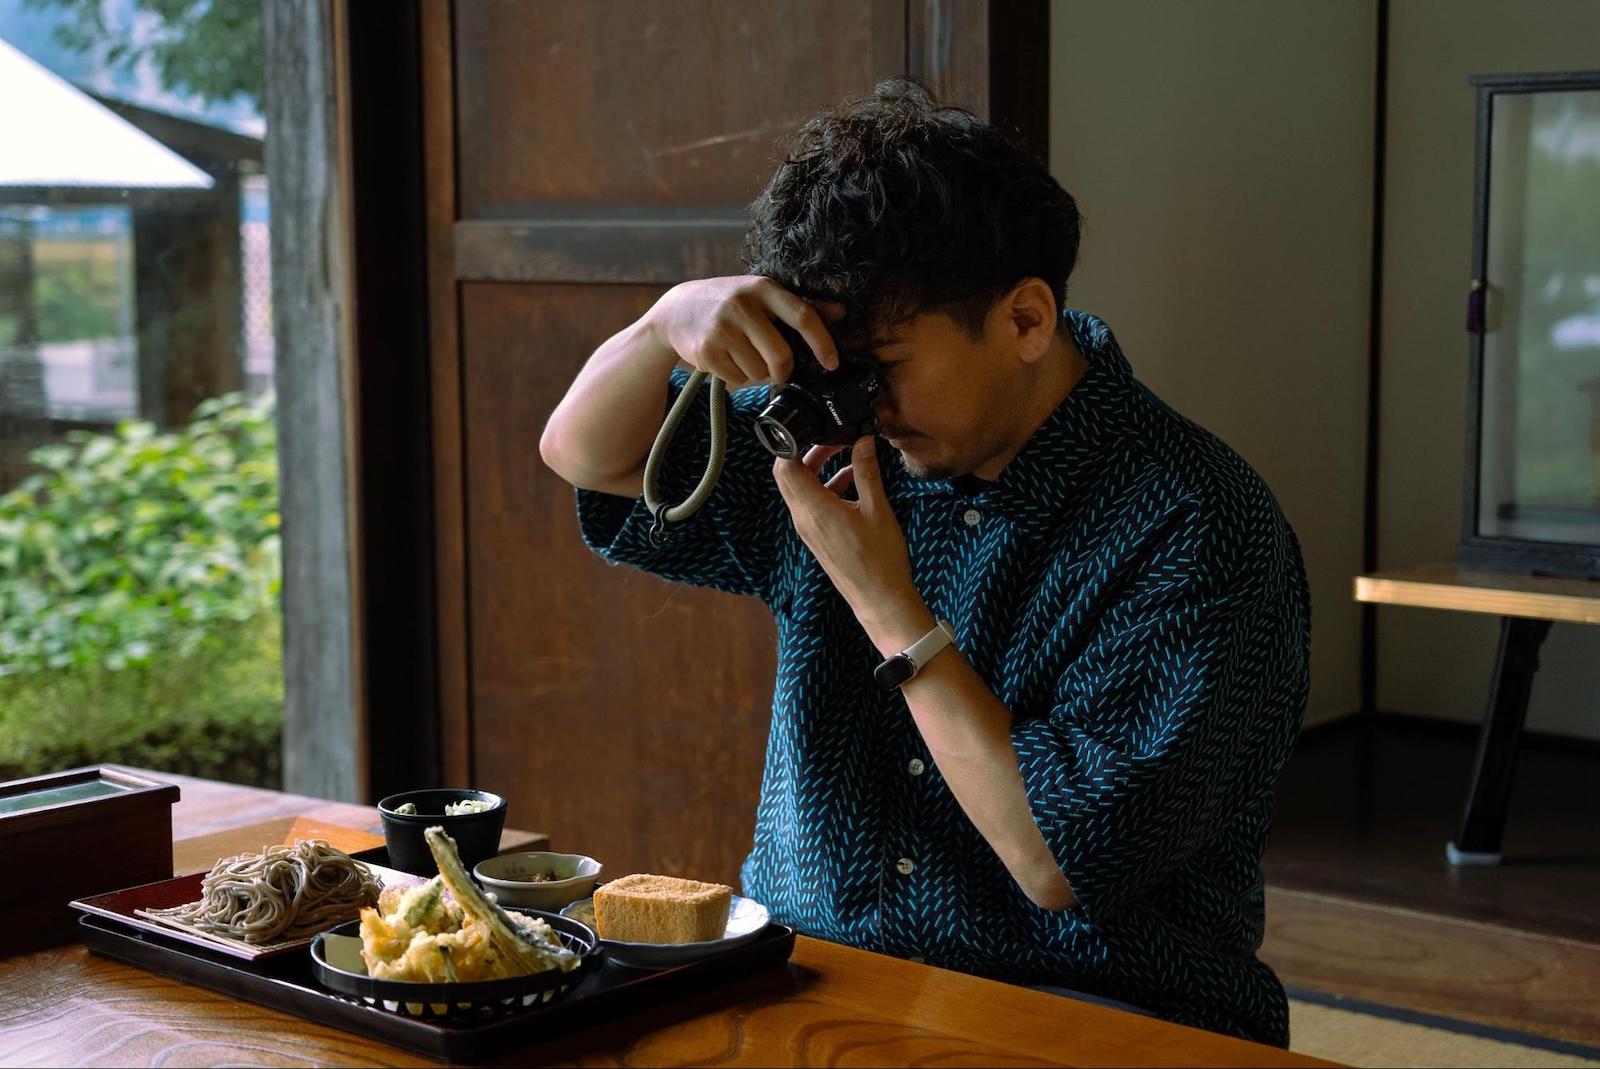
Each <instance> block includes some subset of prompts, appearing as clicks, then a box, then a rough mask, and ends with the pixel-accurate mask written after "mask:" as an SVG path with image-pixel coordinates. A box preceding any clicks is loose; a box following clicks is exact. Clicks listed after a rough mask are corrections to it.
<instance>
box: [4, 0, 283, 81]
mask: <svg viewBox="0 0 1600 1069" xmlns="http://www.w3.org/2000/svg"><path fill="white" fill-rule="evenodd" d="M26 3H27V6H29V7H35V8H41V7H56V8H59V9H61V10H62V11H64V12H66V13H68V14H70V15H71V16H73V19H74V21H72V22H67V23H63V24H62V25H61V26H58V27H57V28H56V32H55V37H56V40H57V41H58V42H60V44H62V45H63V46H64V47H67V48H71V49H74V50H76V51H79V52H90V51H94V50H96V49H99V48H104V49H105V59H106V62H107V63H108V64H109V65H111V66H113V67H116V66H121V67H124V68H127V69H130V70H131V69H132V68H134V67H136V66H138V64H139V62H140V61H141V60H142V59H144V58H146V57H148V58H149V59H150V62H151V64H152V65H153V66H154V68H155V70H156V72H157V73H158V74H159V75H160V77H161V85H162V88H164V89H167V90H169V91H171V92H189V93H194V94H196V95H198V96H200V97H201V98H203V99H204V100H206V101H207V102H208V103H226V102H228V101H230V100H232V99H233V98H234V97H236V96H244V97H246V98H248V99H249V100H250V101H251V103H252V104H254V105H256V106H257V107H259V105H260V100H261V0H135V3H134V5H133V6H134V10H135V16H134V18H135V19H136V20H137V19H138V18H139V16H140V15H144V16H152V15H153V16H154V19H153V20H151V22H152V27H153V28H152V29H151V31H150V32H149V33H148V35H145V34H141V35H140V36H138V37H136V36H135V35H134V33H133V32H132V26H131V25H113V24H112V23H110V22H108V21H107V20H106V6H107V5H106V4H105V2H104V0H26Z"/></svg>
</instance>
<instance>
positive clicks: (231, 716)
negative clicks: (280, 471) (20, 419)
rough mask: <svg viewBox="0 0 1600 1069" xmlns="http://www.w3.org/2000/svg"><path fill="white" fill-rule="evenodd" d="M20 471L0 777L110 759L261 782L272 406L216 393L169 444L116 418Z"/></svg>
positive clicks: (6, 581)
mask: <svg viewBox="0 0 1600 1069" xmlns="http://www.w3.org/2000/svg"><path fill="white" fill-rule="evenodd" d="M31 458H32V460H33V461H34V462H35V463H36V464H38V465H39V466H40V467H41V468H42V469H43V470H42V471H40V472H39V473H37V474H35V475H32V476H30V477H29V478H28V479H26V480H24V481H23V483H22V484H21V485H20V486H18V487H17V488H15V489H14V490H12V491H10V492H9V493H7V494H5V495H4V496H0V774H4V773H5V772H6V771H10V772H12V773H19V772H20V771H21V770H32V771H44V770H48V769H50V768H60V767H66V766H68V765H72V764H83V763H87V762H90V761H102V760H116V761H121V762H125V763H131V764H143V765H149V766H154V767H160V768H167V769H170V770H174V771H196V772H199V773H201V774H212V775H227V776H229V777H230V778H246V779H250V780H252V781H255V782H272V781H273V780H274V779H275V778H276V776H277V775H278V771H277V768H278V765H277V762H278V758H277V753H278V737H279V733H280V731H281V719H282V704H283V690H282V667H281V657H282V654H281V649H280V645H279V632H280V629H281V622H280V619H281V618H280V615H279V610H278V593H279V587H280V582H281V581H280V563H279V538H278V511H277V508H278V487H277V458H276V435H275V430H274V424H273V414H272V404H271V401H270V400H267V401H263V402H250V401H248V400H247V399H245V398H244V397H243V396H242V395H238V394H232V395H229V396H227V397H222V398H218V399H216V400H212V401H207V402H206V403H204V404H202V405H201V406H199V408H197V409H196V411H195V418H194V419H193V421H192V422H191V423H190V425H189V426H188V427H187V428H185V429H183V430H182V431H179V432H174V433H169V434H158V433H157V432H156V430H155V428H154V427H153V426H151V425H150V424H148V423H142V422H128V423H124V424H122V425H121V426H120V427H118V429H117V432H116V433H115V434H88V433H84V432H75V433H74V434H72V435H70V436H69V438H68V441H67V444H64V445H51V446H46V447H44V448H42V449H38V450H35V451H34V452H33V453H32V454H31ZM251 769H253V770H254V771H250V770H251ZM246 773H248V774H246Z"/></svg>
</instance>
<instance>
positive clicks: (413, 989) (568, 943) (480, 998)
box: [311, 909, 603, 1025]
mask: <svg viewBox="0 0 1600 1069" xmlns="http://www.w3.org/2000/svg"><path fill="white" fill-rule="evenodd" d="M517 912H518V913H524V914H526V915H528V916H530V917H538V918H539V919H540V920H543V921H545V922H546V923H548V924H549V925H550V927H551V928H554V929H555V932H556V936H557V938H559V939H560V940H561V944H562V945H563V946H565V947H566V948H567V949H568V950H571V951H573V952H574V953H576V954H577V955H578V967H577V968H575V969H573V970H572V971H571V972H561V971H560V970H558V969H550V970H548V971H546V972H541V973H533V974H531V975H529V976H513V977H509V978H507V979H504V980H475V981H472V982H470V983H454V984H424V983H415V982H413V981H409V980H374V979H373V978H372V977H370V976H366V975H364V974H360V973H353V972H348V971H346V970H344V969H340V968H338V967H336V966H334V965H331V964H329V963H328V960H327V957H326V954H325V951H324V947H323V936H325V935H347V936H357V937H359V935H360V932H361V924H360V922H359V921H351V922H350V923H349V924H341V925H340V926H339V927H337V928H334V929H332V930H331V931H328V932H325V933H323V935H319V936H317V938H316V940H315V941H314V942H313V943H312V944H311V971H312V973H313V974H314V975H315V976H316V978H317V982H318V983H320V984H322V985H323V986H324V987H327V988H328V989H330V990H332V991H336V992H338V993H339V994H341V995H344V996H346V997H347V998H349V999H350V1000H351V1001H353V1002H360V1003H363V1004H365V1005H368V1006H377V1007H379V1008H381V1009H385V1010H388V1011H389V1012H391V1013H398V1014H400V1015H401V1016H403V1017H415V1018H417V1019H419V1020H424V1021H432V1022H435V1023H438V1024H451V1025H470V1024H482V1023H485V1022H488V1021H493V1020H497V1019H498V1018H501V1017H504V1016H507V1015H509V1014H512V1013H521V1012H522V1011H524V1010H527V1009H531V1008H533V1007H535V1006H540V1005H550V1004H553V1003H556V1002H559V1001H561V1000H562V999H563V998H566V997H567V995H569V994H571V993H572V991H573V990H575V989H576V988H577V986H578V984H580V983H581V982H582V981H583V979H584V977H586V976H588V975H589V974H590V973H591V972H593V971H594V970H595V969H597V968H598V967H599V966H600V960H601V957H602V955H603V951H602V950H601V949H600V940H599V939H598V938H597V937H596V936H595V934H594V932H593V931H592V930H591V929H589V928H587V927H586V926H584V925H582V924H580V923H578V922H577V921H575V920H572V919H571V918H569V917H561V916H558V915H556V914H554V913H545V912H542V911H540V910H536V909H521V910H517Z"/></svg>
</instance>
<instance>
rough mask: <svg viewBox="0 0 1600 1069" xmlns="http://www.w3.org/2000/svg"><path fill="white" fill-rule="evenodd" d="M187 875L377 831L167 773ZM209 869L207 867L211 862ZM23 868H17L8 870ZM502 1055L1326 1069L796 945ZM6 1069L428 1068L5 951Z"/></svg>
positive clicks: (220, 998) (114, 973) (72, 950)
mask: <svg viewBox="0 0 1600 1069" xmlns="http://www.w3.org/2000/svg"><path fill="white" fill-rule="evenodd" d="M167 778H169V779H173V780H175V781H177V782H179V783H180V786H181V787H182V789H183V793H184V798H183V801H182V802H180V803H179V804H178V805H177V806H176V807H175V809H174V814H173V816H174V838H175V840H176V844H175V856H176V857H178V858H180V859H183V861H184V864H183V865H180V866H179V867H180V868H186V869H187V870H188V871H200V870H201V869H204V868H206V867H208V865H209V862H208V861H205V860H203V855H208V854H209V855H214V856H222V855H225V854H227V853H234V852H237V851H239V850H246V849H259V848H260V845H261V844H260V843H258V842H255V841H253V840H255V839H257V838H259V837H260V836H261V835H262V834H263V825H264V824H270V823H271V822H273V821H284V820H286V819H287V821H288V823H290V824H292V823H293V821H294V819H295V818H300V819H302V820H303V821H307V822H318V823H324V824H327V825H331V826H341V825H342V826H346V827H350V828H355V829H365V828H370V827H371V826H372V825H373V824H374V823H375V819H376V812H375V810H373V809H371V808H369V807H365V806H347V805H344V804H342V803H330V802H318V801H316V800H314V799H303V798H302V799H295V798H294V796H291V795H282V794H278V793H276V792H264V791H257V790H253V789H251V788H243V787H233V786H229V785H224V784H214V783H207V782H204V781H199V780H191V779H187V778H182V777H167ZM229 832H233V833H234V834H232V835H231V837H230V835H229V834H228V833H229ZM212 859H213V860H214V857H213V858H212ZM14 875H16V874H14ZM536 1036H537V1031H536V1030H534V1033H533V1036H531V1037H530V1040H531V1042H532V1043H533V1044H534V1045H530V1046H529V1047H528V1048H526V1049H524V1050H522V1051H520V1052H518V1053H517V1054H516V1055H515V1056H513V1057H510V1058H508V1059H506V1060H507V1062H508V1063H516V1062H526V1061H529V1060H536V1061H538V1062H539V1063H541V1064H546V1065H585V1066H600V1065H606V1066H610V1065H895V1064H919V1065H921V1064H931V1063H937V1064H939V1065H1196V1066H1221V1065H1240V1066H1257V1065H1305V1066H1310V1065H1327V1064H1330V1063H1327V1062H1321V1061H1317V1060H1316V1059H1312V1058H1305V1057H1301V1056H1299V1055H1294V1054H1290V1053H1288V1052H1287V1051H1283V1050H1278V1049H1276V1048H1273V1047H1265V1046H1260V1045H1258V1044H1254V1043H1247V1042H1244V1041H1242V1040H1237V1039H1229V1038H1226V1037H1224V1036H1219V1035H1214V1034H1212V1033H1209V1032H1201V1031H1196V1030H1194V1029H1191V1028H1184V1027H1181V1026H1179V1025H1174V1024H1168V1023H1166V1022H1164V1021H1157V1020H1153V1019H1150V1018H1145V1017H1139V1016H1135V1015H1133V1014H1127V1013H1122V1012H1119V1011H1117V1010H1111V1009H1105V1008H1102V1007H1099V1006H1093V1005H1090V1004H1087V1003H1082V1002H1076V1001H1073V1000H1071V999H1065V998H1059V997H1056V996H1053V995H1046V994H1042V993H1040V992H1037V991H1032V990H1029V989H1027V988H1022V987H1015V986H1012V985H1010V984H1002V983H997V982H994V981H990V980H981V979H978V978H976V977H972V976H967V975H964V974H961V973H955V972H948V971H946V970H942V969H937V968H934V967H932V966H929V965H918V964H915V963H912V962H909V961H902V960H900V959H897V958H891V957H885V956H883V955H880V954H872V953H868V952H866V951H861V950H855V949H852V948H849V947H844V946H839V945H837V944H833V943H826V942H822V941H819V940H815V939H807V938H805V937H800V938H798V939H797V940H796V942H795V951H794V957H793V959H792V960H791V963H790V966H789V968H788V969H787V970H774V971H772V972H769V973H767V974H763V975H760V976H755V977H750V978H746V979H744V980H741V981H739V982H737V983H733V984H729V985H726V986H723V987H721V988H717V989H713V990H708V991H702V992H699V993H696V994H695V995H693V996H691V997H688V998H686V999H684V1000H682V1001H681V1002H675V1003H671V1004H668V1005H665V1006H661V1007H657V1008H654V1009H651V1010H648V1011H644V1012H641V1013H638V1014H636V1015H633V1016H630V1017H628V1018H626V1019H622V1020H618V1021H616V1022H613V1023H610V1024H608V1025H606V1026H605V1027H603V1028H591V1029H587V1030H585V1031H581V1032H577V1033H573V1034H571V1035H568V1036H566V1037H564V1038H562V1039H560V1040H557V1041H555V1042H547V1043H544V1044H538V1043H537V1039H536V1038H535V1037H536ZM0 1063H3V1064H6V1065H96V1066H98V1065H163V1066H184V1065H197V1066H198V1065H219V1064H229V1065H271V1066H287V1065H385V1066H387V1065H397V1066H398V1065H405V1066H410V1065H433V1064H438V1063H435V1062H432V1061H430V1060H428V1059H425V1058H420V1057H418V1056H416V1055H413V1054H411V1053H409V1052H407V1051H404V1050H401V1049H399V1048H396V1047H391V1046H388V1045H386V1044H383V1043H378V1042H374V1041H371V1040H367V1039H364V1038H361V1037H359V1036H355V1035H352V1034H350V1033H347V1032H343V1031H340V1030H338V1029H334V1028H330V1027H326V1026H323V1025H318V1024H313V1023H311V1022H309V1021H305V1020H302V1019H300V1018H298V1017H293V1016H289V1015H286V1014H283V1013H279V1012H277V1011H274V1010H268V1009H265V1008H262V1007H260V1006H256V1005H254V1004H252V1003H247V1002H241V1001H239V1000H237V999H233V998H230V997H228V996H225V995H220V994H216V993H214V992H211V991H208V990H206V989H204V988H199V987H193V986H190V985H187V984H183V983H180V982H178V981H175V980H169V979H166V978H164V977H160V976H156V975H155V974H153V973H149V972H145V971H144V970H142V969H137V968H134V967H132V966H128V965H123V964H120V963H118V962H114V961H111V960H108V959H105V958H99V957H95V956H93V955H91V954H89V953H88V952H87V951H86V950H85V949H84V948H83V947H82V946H79V945H73V946H66V947H60V948H57V949H54V950H48V951H42V952H39V953H35V954H29V955H22V956H18V957H13V958H7V959H0Z"/></svg>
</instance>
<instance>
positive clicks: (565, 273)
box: [455, 213, 748, 286]
mask: <svg viewBox="0 0 1600 1069" xmlns="http://www.w3.org/2000/svg"><path fill="white" fill-rule="evenodd" d="M702 214H704V213H702ZM747 226H748V223H747V222H746V220H745V219H744V217H743V216H735V217H731V218H721V219H718V218H699V219H668V218H649V219H615V218H593V219H589V218H585V219H523V220H517V221H516V222H472V221H468V222H464V223H458V224H456V228H455V236H456V277H457V278H460V279H462V280H470V281H480V282H605V283H645V284H649V283H653V284H656V285H663V286H671V285H675V284H676V283H679V282H682V281H683V280H684V279H686V278H712V277H715V276H718V275H740V274H743V273H744V265H743V263H742V262H741V261H740V259H739V252H740V250H741V249H742V248H743V247H744V235H745V229H746V227H747Z"/></svg>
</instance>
